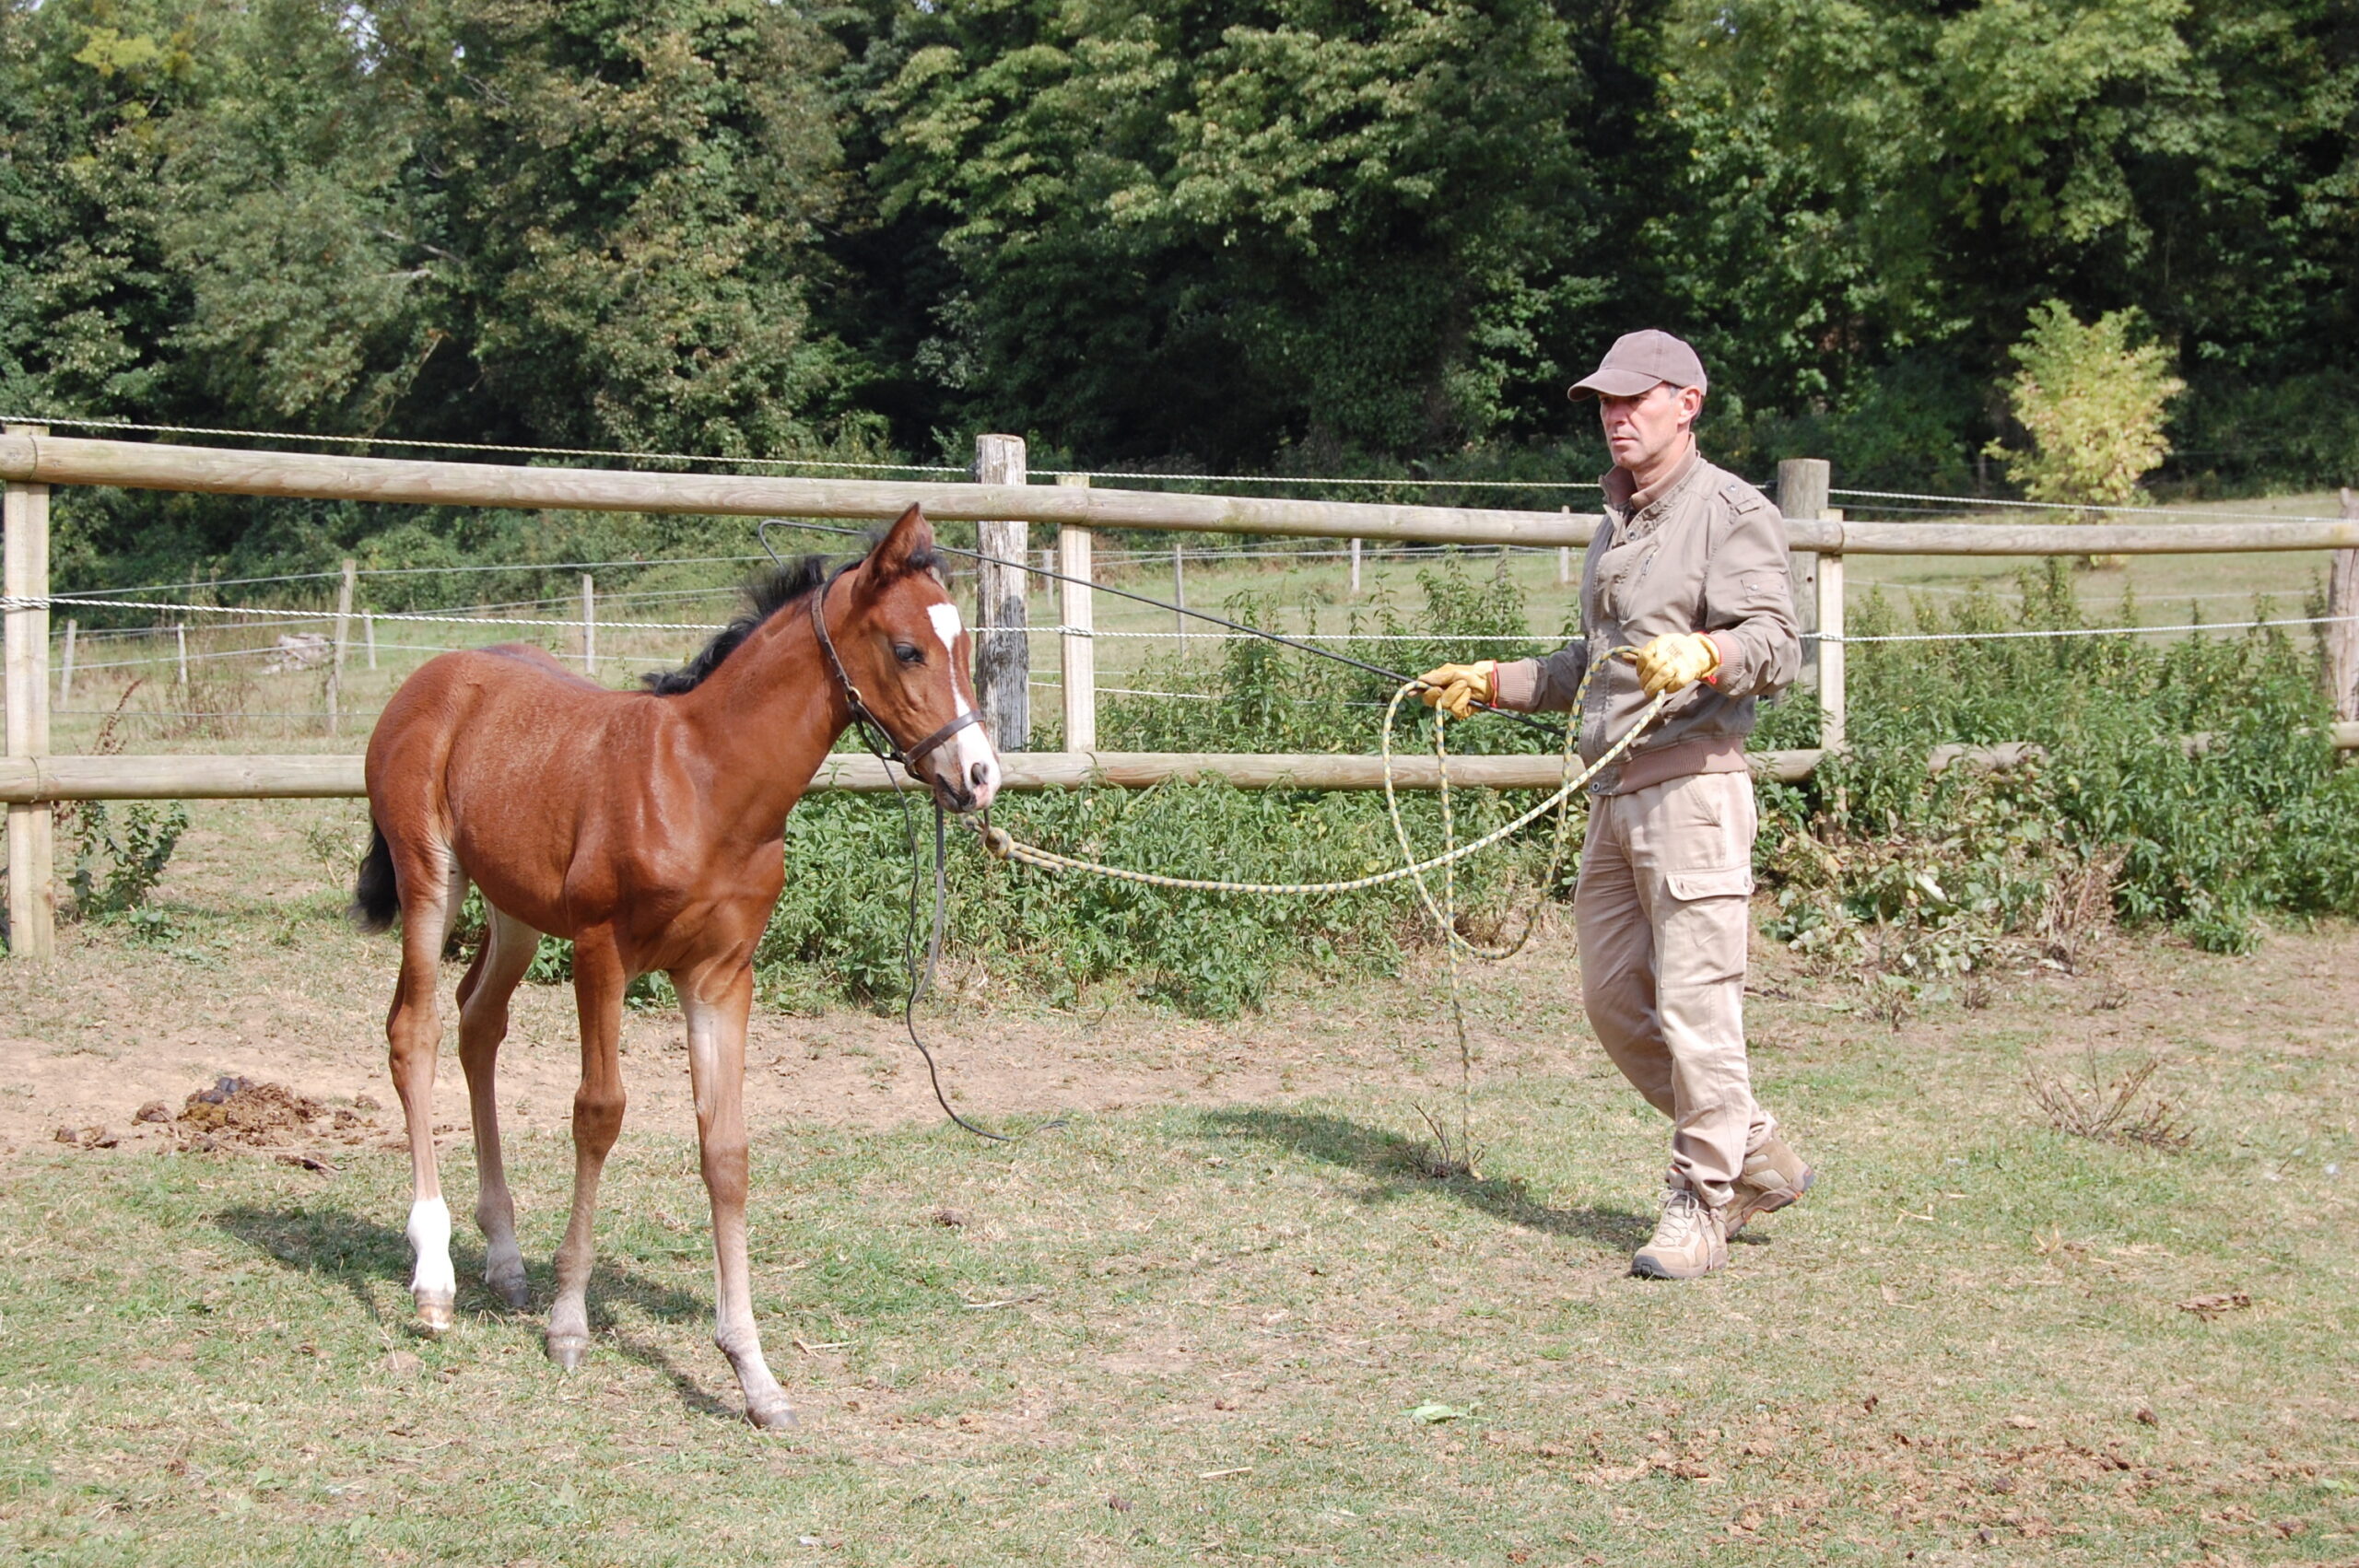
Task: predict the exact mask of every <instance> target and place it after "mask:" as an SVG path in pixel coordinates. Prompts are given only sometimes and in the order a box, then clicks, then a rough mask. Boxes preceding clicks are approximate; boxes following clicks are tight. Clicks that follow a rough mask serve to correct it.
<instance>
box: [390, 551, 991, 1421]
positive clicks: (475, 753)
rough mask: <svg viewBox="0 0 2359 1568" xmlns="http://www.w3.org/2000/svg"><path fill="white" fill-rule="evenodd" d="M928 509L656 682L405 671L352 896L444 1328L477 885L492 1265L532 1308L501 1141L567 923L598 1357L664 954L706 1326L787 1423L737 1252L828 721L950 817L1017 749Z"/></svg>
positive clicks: (569, 1327)
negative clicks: (608, 1271) (910, 778)
mask: <svg viewBox="0 0 2359 1568" xmlns="http://www.w3.org/2000/svg"><path fill="white" fill-rule="evenodd" d="M933 566H934V558H933V529H932V528H931V527H930V526H929V525H928V524H927V522H926V521H925V518H924V516H923V515H922V514H921V513H920V512H919V510H918V509H917V508H915V507H911V508H910V509H909V510H908V511H907V512H905V513H903V514H902V516H901V519H900V521H898V522H897V523H895V524H894V525H893V528H892V530H891V532H888V533H887V534H886V536H885V539H884V541H883V542H882V543H881V544H878V545H877V546H876V547H875V548H874V550H872V551H871V552H870V553H869V555H868V556H867V558H866V559H865V560H864V561H863V562H861V563H860V564H859V565H858V566H857V567H856V568H846V569H845V570H844V571H842V572H840V573H839V574H838V575H837V576H835V577H825V576H823V575H822V573H821V568H819V565H818V563H817V562H816V561H810V562H804V563H802V564H801V565H800V566H798V567H795V568H781V569H780V571H779V572H778V573H777V574H776V575H775V576H774V577H773V578H772V579H770V580H769V582H768V583H766V584H764V585H763V586H762V587H761V588H759V589H757V591H756V595H755V607H754V609H753V611H752V612H751V613H749V614H747V615H745V617H743V618H741V619H740V620H738V621H737V622H736V623H734V625H733V626H730V628H729V629H728V630H726V631H724V632H722V634H721V635H720V636H719V637H717V638H714V639H713V641H712V642H711V644H710V646H708V647H707V648H706V649H704V651H703V652H702V653H700V654H698V656H697V658H696V660H695V661H692V662H691V663H690V664H689V665H688V666H687V668H686V669H684V670H681V671H679V672H677V673H673V674H669V675H664V676H660V677H651V679H650V683H649V684H650V685H651V688H652V689H651V690H648V691H643V692H616V691H608V690H606V689H605V688H604V687H602V686H599V685H594V684H593V683H592V682H590V681H587V680H585V679H583V678H582V677H581V676H580V675H577V674H574V673H570V672H569V671H568V670H566V669H565V668H564V667H563V666H562V665H560V664H559V663H558V662H557V661H556V660H555V659H554V658H552V657H551V656H550V655H548V654H546V653H544V652H542V651H541V650H540V649H534V648H526V647H521V646H517V645H513V644H511V645H509V646H505V647H500V648H492V649H483V650H481V651H471V652H464V653H446V654H443V655H442V656H441V657H440V658H438V659H435V660H432V661H429V662H428V663H427V664H426V665H425V666H424V667H422V668H421V669H420V670H419V671H418V672H417V673H416V674H415V675H412V676H411V677H410V678H409V679H408V680H407V681H406V682H405V683H404V684H403V685H402V688H401V690H400V691H399V692H397V693H395V694H394V696H393V701H392V702H391V703H390V704H388V705H387V706H386V708H385V713H384V717H383V718H381V720H378V723H377V729H376V732H375V734H373V735H372V736H370V741H369V810H370V816H371V818H372V819H373V821H374V825H375V828H376V837H375V839H374V841H373V842H372V843H371V844H370V850H369V857H368V859H367V860H366V861H365V862H363V864H362V866H361V870H360V881H359V886H358V900H357V904H356V908H357V910H358V913H359V915H360V916H361V918H362V920H363V923H364V924H367V925H369V926H370V929H372V930H383V929H384V928H385V927H386V926H388V925H390V924H391V923H392V921H393V915H394V913H395V910H396V908H398V910H399V913H400V915H401V919H402V971H401V979H400V981H399V983H398V984H397V985H396V987H395V989H394V992H393V1012H392V1014H391V1015H390V1016H389V1017H388V1018H387V1019H386V1022H385V1034H386V1036H387V1038H388V1039H389V1040H390V1041H391V1042H392V1046H393V1087H394V1089H395V1090H396V1091H397V1092H398V1093H399V1094H400V1095H401V1101H402V1113H403V1115H404V1116H405V1117H406V1118H407V1121H408V1124H409V1146H410V1163H411V1167H412V1173H413V1176H414V1177H415V1180H416V1189H415V1200H414V1202H413V1203H412V1205H411V1208H410V1214H409V1226H408V1235H409V1241H410V1246H411V1247H412V1248H413V1249H414V1251H415V1253H416V1256H417V1272H416V1274H415V1275H414V1276H413V1277H412V1280H411V1282H410V1289H411V1291H412V1293H414V1294H415V1295H416V1297H417V1312H418V1317H419V1320H420V1322H421V1324H422V1326H423V1327H424V1328H427V1329H428V1331H431V1332H440V1331H441V1330H444V1329H447V1328H450V1327H451V1326H452V1322H453V1320H454V1312H455V1304H456V1297H457V1292H458V1280H457V1276H456V1274H455V1272H454V1271H453V1270H452V1263H451V1211H450V1209H449V1206H448V1205H446V1204H445V1203H444V1202H443V1200H442V1188H441V1183H440V1178H439V1176H437V1174H436V1171H435V1162H434V1136H433V1124H434V1112H433V1105H432V1100H433V1094H434V1066H435V1057H436V1054H437V1052H438V1051H439V1050H440V1047H441V1040H442V1022H441V1018H440V1014H439V1012H438V1011H437V1006H436V997H435V992H436V990H437V989H438V979H439V974H440V963H441V957H442V944H443V941H444V938H445V936H446V935H447V933H448V931H449V930H450V927H451V922H452V919H454V918H456V916H457V914H458V909H459V905H460V902H461V900H462V899H463V898H464V896H465V895H466V889H467V883H469V882H473V883H475V886H477V887H478V888H480V889H482V891H483V896H484V902H485V903H486V904H487V906H488V907H489V909H488V913H489V923H488V929H487V932H486V934H485V938H484V942H483V946H482V947H481V948H480V949H479V950H478V951H477V952H476V954H475V962H474V963H473V964H471V965H469V966H468V968H467V972H466V976H465V977H464V979H462V980H461V981H460V982H459V1059H460V1062H461V1064H462V1065H463V1066H464V1068H465V1070H466V1075H467V1099H468V1102H469V1105H470V1106H471V1108H472V1110H473V1113H474V1120H475V1161H476V1165H477V1168H478V1174H479V1177H480V1182H481V1196H480V1197H479V1199H477V1201H476V1204H475V1221H476V1223H478V1224H480V1225H481V1226H482V1227H483V1234H484V1240H485V1242H486V1244H487V1246H486V1257H485V1261H484V1281H485V1283H487V1284H488V1285H489V1286H490V1287H491V1288H492V1290H493V1291H494V1292H496V1293H498V1294H499V1297H500V1299H501V1300H503V1301H505V1302H507V1303H508V1304H509V1305H511V1306H519V1307H521V1306H522V1305H524V1303H525V1284H524V1262H523V1258H522V1254H521V1253H520V1252H519V1251H518V1250H517V1246H516V1212H515V1207H514V1205H513V1204H512V1203H511V1200H510V1199H509V1196H508V1182H507V1178H506V1176H505V1175H504V1173H503V1170H502V1167H501V1163H500V1153H499V1113H498V1111H497V1109H496V1106H495V1104H494V1096H493V1089H492V1078H493V1061H494V1059H495V1057H496V1056H497V1054H498V1052H499V1043H500V1040H501V1038H502V1037H503V1036H505V1035H506V1034H507V1032H508V999H509V996H510V995H511V993H512V992H513V991H514V990H515V989H516V985H517V982H518V981H519V980H521V979H522V977H523V975H524V971H525V969H526V968H527V967H528V966H529V965H531V963H532V961H533V954H534V951H535V950H536V948H537V947H538V945H539V942H540V938H541V935H542V934H543V933H544V932H546V933H549V934H552V935H556V936H563V937H570V938H572V939H573V991H574V998H575V1002H576V1005H577V1006H578V1008H579V1010H580V1012H581V1088H580V1090H579V1091H577V1092H576V1094H574V1098H573V1145H574V1176H573V1212H572V1216H571V1218H570V1219H569V1221H568V1222H567V1223H566V1229H565V1240H564V1242H563V1244H562V1245H561V1246H559V1247H558V1248H557V1301H556V1303H555V1305H553V1306H552V1307H551V1308H550V1311H549V1326H548V1341H547V1342H548V1352H549V1355H550V1357H551V1358H552V1359H553V1360H555V1361H556V1362H557V1363H558V1364H559V1365H561V1366H566V1367H573V1366H578V1365H579V1364H581V1358H582V1356H583V1354H584V1352H586V1351H587V1350H588V1348H589V1341H590V1318H589V1309H588V1305H587V1301H586V1293H587V1291H588V1288H589V1283H590V1267H591V1257H592V1246H591V1219H592V1213H593V1210H594V1209H595V1207H596V1203H597V1196H598V1173H599V1171H600V1169H601V1167H602V1166H603V1165H604V1163H605V1159H606V1153H607V1151H609V1150H610V1149H612V1148H613V1147H614V1144H615V1139H616V1135H617V1134H618V1133H619V1132H620V1131H621V1129H622V1119H623V1085H622V1077H621V1072H620V1070H619V1066H618V1064H617V1062H616V1054H617V1046H618V1043H619V1039H620V1035H621V1028H622V1012H623V991H624V989H625V988H626V987H627V986H628V984H629V983H630V981H631V979H632V978H633V977H636V976H639V975H642V974H646V973H648V972H650V971H653V970H659V969H660V970H662V971H663V972H664V973H665V974H667V975H669V976H670V977H671V978H672V984H673V986H674V988H675V989H676V990H677V991H678V992H679V997H680V1010H681V1012H683V1013H685V1014H686V1015H687V1036H688V1071H689V1074H690V1081H691V1082H692V1084H693V1086H694V1090H695V1094H696V1107H697V1136H698V1140H699V1141H700V1143H701V1145H702V1148H703V1153H704V1160H703V1164H704V1180H705V1188H706V1190H707V1191H708V1192H709V1193H710V1195H711V1199H712V1233H713V1235H712V1240H713V1255H714V1273H715V1281H716V1283H715V1296H714V1302H713V1340H714V1342H715V1343H716V1344H718V1345H719V1346H720V1347H721V1349H722V1352H724V1353H726V1354H727V1355H728V1357H729V1360H730V1363H731V1364H732V1365H734V1367H735V1368H736V1371H737V1381H738V1384H739V1386H740V1387H743V1388H744V1390H745V1413H746V1415H747V1416H748V1417H750V1418H751V1419H752V1420H753V1422H755V1424H757V1425H759V1426H777V1425H780V1424H782V1423H784V1422H791V1421H792V1420H793V1412H792V1410H790V1409H789V1407H788V1405H787V1401H786V1396H785V1395H784V1394H783V1393H782V1392H780V1388H779V1386H778V1382H777V1380H776V1379H775V1378H773V1377H772V1376H771V1375H770V1371H769V1365H768V1364H767V1363H765V1362H764V1361H763V1359H762V1347H761V1340H760V1336H759V1334H758V1333H757V1330H756V1328H755V1326H754V1305H753V1296H752V1293H751V1288H750V1285H749V1283H748V1281H747V1277H746V1263H745V1169H746V1161H745V1111H744V1105H743V1094H744V1076H745V1019H746V1014H747V1013H748V1012H749V1011H750V1010H751V1007H752V1003H753V994H754V979H753V957H754V948H755V944H756V943H757V942H759V941H760V940H761V935H762V930H763V927H764V926H765V925H766V924H767V923H768V921H769V914H770V908H771V907H772V906H773V905H774V904H776V903H777V902H778V895H779V891H780V888H781V887H783V886H784V885H785V876H786V866H785V860H784V850H783V848H782V839H783V837H784V833H785V824H786V814H787V813H788V812H790V811H792V809H793V807H794V802H796V801H797V800H799V799H800V798H801V797H802V794H803V791H804V789H805V788H806V787H807V786H808V785H809V784H810V782H811V778H812V775H813V774H814V773H816V771H817V770H818V767H819V764H820V762H821V760H822V759H823V758H824V757H825V756H826V755H827V750H828V748H829V747H830V746H832V745H833V744H834V743H835V741H836V737H837V736H839V735H840V734H841V733H842V732H843V731H844V729H845V728H846V727H847V726H848V725H849V724H851V722H852V720H853V719H854V717H855V710H856V708H862V707H864V708H865V711H866V712H867V714H868V715H869V716H870V717H871V718H873V720H874V721H875V722H876V723H877V724H878V725H879V726H881V727H882V728H883V729H884V730H885V731H886V733H887V734H888V735H889V736H891V737H892V738H893V740H894V741H895V743H897V744H898V746H900V747H901V748H902V750H904V751H905V752H906V753H907V754H908V755H909V757H910V766H911V769H912V771H913V772H915V773H916V774H918V775H919V776H920V777H921V778H924V780H925V781H926V782H927V783H929V784H930V785H931V786H932V787H933V790H934V791H935V792H936V794H937V795H938V796H939V797H940V798H941V800H942V801H943V802H944V803H945V805H947V806H949V807H950V808H951V809H953V810H957V811H968V810H973V809H976V808H979V807H980V806H984V805H987V804H989V803H990V802H991V799H992V794H993V793H994V792H995V791H996V790H997V789H998V787H999V760H998V758H997V757H996V756H995V755H993V754H992V747H991V743H990V741H989V740H988V739H987V738H986V737H985V735H984V733H983V731H982V730H981V729H980V727H978V726H977V725H976V722H975V717H974V713H975V710H974V700H973V688H972V686H971V685H970V684H969V682H968V673H967V671H968V664H969V662H970V660H971V644H970V642H969V639H968V636H967V634H966V633H965V631H963V630H962V629H961V628H960V626H959V623H958V611H957V607H956V606H955V605H953V604H952V603H951V602H950V599H949V596H948V595H947V594H945V592H944V591H943V588H942V584H941V583H940V581H938V580H937V579H936V577H935V575H934V572H933V569H932V568H933Z"/></svg>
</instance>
